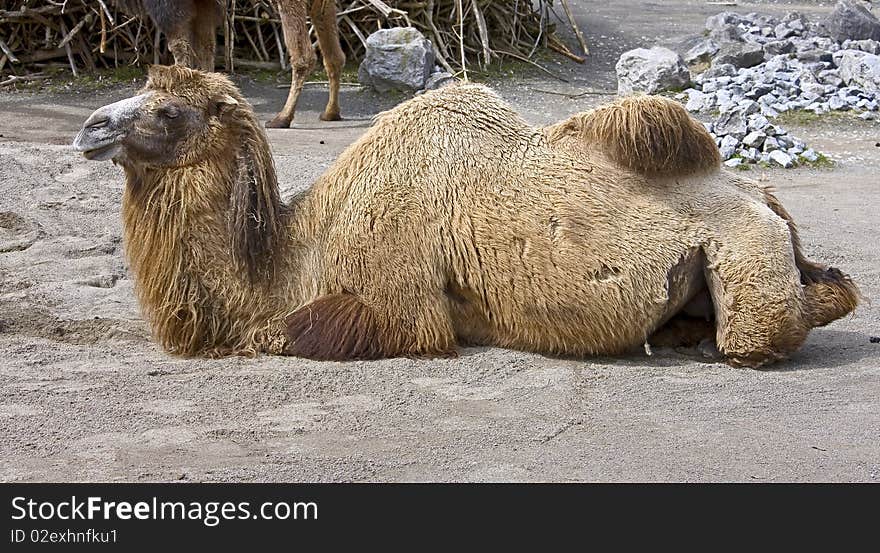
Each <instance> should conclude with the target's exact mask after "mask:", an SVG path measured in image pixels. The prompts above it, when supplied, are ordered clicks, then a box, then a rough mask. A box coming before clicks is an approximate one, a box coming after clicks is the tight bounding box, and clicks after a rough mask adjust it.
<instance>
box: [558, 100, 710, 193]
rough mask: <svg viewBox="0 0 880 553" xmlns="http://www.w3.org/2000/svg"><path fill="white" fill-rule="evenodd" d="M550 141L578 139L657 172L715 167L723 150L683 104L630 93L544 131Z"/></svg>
mask: <svg viewBox="0 0 880 553" xmlns="http://www.w3.org/2000/svg"><path fill="white" fill-rule="evenodd" d="M544 132H545V134H546V135H547V138H548V140H549V141H550V142H551V143H554V142H559V141H568V142H569V143H570V142H571V140H572V139H575V140H579V141H581V144H582V145H583V146H584V147H586V148H598V149H600V150H602V151H604V152H605V154H606V155H607V156H608V157H610V158H611V160H612V161H614V162H615V163H617V164H619V165H622V166H624V167H626V168H628V169H631V170H633V171H636V172H639V173H642V174H646V175H652V176H653V175H656V176H676V175H687V174H691V173H697V172H709V171H712V170H715V169H717V168H718V167H719V165H720V164H721V154H720V152H719V151H718V146H717V145H716V144H715V140H714V139H713V138H712V135H710V134H709V132H708V131H707V130H706V128H705V127H704V126H703V124H702V123H700V122H699V121H697V120H696V119H694V118H693V117H691V116H690V114H689V113H688V112H687V110H686V109H684V107H682V105H681V104H679V103H678V102H676V101H674V100H670V99H668V98H664V97H662V96H630V97H628V98H623V99H621V100H618V101H616V102H614V103H612V104H608V105H606V106H602V107H599V108H596V109H594V110H591V111H587V112H583V113H579V114H577V115H574V116H573V117H571V118H570V119H567V120H565V121H562V122H560V123H557V124H556V125H553V126H551V127H548V128H546V129H545V131H544Z"/></svg>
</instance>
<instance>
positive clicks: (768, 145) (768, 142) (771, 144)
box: [761, 136, 779, 153]
mask: <svg viewBox="0 0 880 553" xmlns="http://www.w3.org/2000/svg"><path fill="white" fill-rule="evenodd" d="M761 149H762V150H764V153H767V152H772V151H774V150H778V149H779V141H778V140H777V139H776V138H775V137H772V136H768V137H767V138H765V139H764V147H763V148H761Z"/></svg>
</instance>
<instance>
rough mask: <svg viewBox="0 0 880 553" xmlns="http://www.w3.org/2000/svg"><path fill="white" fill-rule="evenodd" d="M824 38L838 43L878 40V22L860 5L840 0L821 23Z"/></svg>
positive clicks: (879, 29)
mask: <svg viewBox="0 0 880 553" xmlns="http://www.w3.org/2000/svg"><path fill="white" fill-rule="evenodd" d="M821 27H822V30H823V32H824V33H826V36H830V37H832V38H834V39H835V40H836V41H838V42H843V41H845V40H863V39H871V40H880V21H878V20H877V18H876V17H874V15H873V14H872V13H871V12H869V11H868V9H867V8H865V7H864V6H863V5H862V4H861V3H859V2H858V1H854V0H840V1H839V2H837V5H836V6H835V7H834V11H832V12H831V13H830V14H828V17H826V18H825V19H824V20H823V21H822V25H821Z"/></svg>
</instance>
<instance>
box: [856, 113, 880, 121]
mask: <svg viewBox="0 0 880 553" xmlns="http://www.w3.org/2000/svg"><path fill="white" fill-rule="evenodd" d="M876 118H877V116H876V115H875V114H873V113H871V112H870V111H866V112H864V113H860V114H859V119H864V120H865V121H873V120H874V119H876Z"/></svg>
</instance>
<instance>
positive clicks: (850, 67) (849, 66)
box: [834, 50, 880, 94]
mask: <svg viewBox="0 0 880 553" xmlns="http://www.w3.org/2000/svg"><path fill="white" fill-rule="evenodd" d="M834 63H835V64H836V65H837V67H838V71H839V73H840V78H841V79H843V82H845V83H846V84H847V85H849V86H855V87H858V88H860V89H862V90H864V91H865V92H867V93H869V94H880V56H877V55H875V54H869V53H867V52H862V51H861V50H840V51H839V52H835V53H834Z"/></svg>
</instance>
